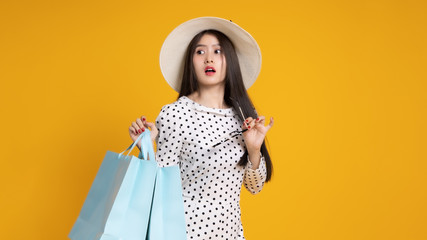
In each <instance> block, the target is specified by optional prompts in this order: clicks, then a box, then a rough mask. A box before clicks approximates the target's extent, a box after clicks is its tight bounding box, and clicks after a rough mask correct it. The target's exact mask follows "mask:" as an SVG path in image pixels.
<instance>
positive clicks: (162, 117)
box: [156, 97, 190, 123]
mask: <svg viewBox="0 0 427 240" xmlns="http://www.w3.org/2000/svg"><path fill="white" fill-rule="evenodd" d="M188 103H189V102H188V100H187V98H186V97H180V98H179V99H178V100H176V101H175V102H173V103H170V104H167V105H164V106H163V107H162V109H161V110H160V113H159V115H158V117H157V120H156V123H160V122H165V121H167V122H169V121H171V120H172V119H173V120H174V121H175V122H179V121H180V120H181V119H182V118H184V117H185V115H186V113H187V112H188V111H189V110H190V107H189V105H188Z"/></svg>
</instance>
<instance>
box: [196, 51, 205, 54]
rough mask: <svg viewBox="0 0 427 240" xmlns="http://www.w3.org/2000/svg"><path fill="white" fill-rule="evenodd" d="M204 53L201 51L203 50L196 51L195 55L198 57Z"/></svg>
mask: <svg viewBox="0 0 427 240" xmlns="http://www.w3.org/2000/svg"><path fill="white" fill-rule="evenodd" d="M204 53H205V51H203V50H197V51H196V54H199V55H200V54H204Z"/></svg>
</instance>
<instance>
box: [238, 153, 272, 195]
mask: <svg viewBox="0 0 427 240" xmlns="http://www.w3.org/2000/svg"><path fill="white" fill-rule="evenodd" d="M248 158H249V156H248ZM266 178H267V168H266V166H265V159H264V156H261V159H260V162H259V166H258V168H257V169H255V170H254V169H252V163H251V161H249V159H248V164H247V165H246V170H245V176H244V179H243V183H244V185H245V188H246V189H247V190H248V191H249V192H251V193H252V194H257V193H259V192H260V191H261V189H262V187H263V186H264V183H265V179H266Z"/></svg>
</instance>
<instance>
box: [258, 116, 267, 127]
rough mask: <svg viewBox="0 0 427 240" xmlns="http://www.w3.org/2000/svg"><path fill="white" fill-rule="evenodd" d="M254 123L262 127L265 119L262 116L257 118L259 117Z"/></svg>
mask: <svg viewBox="0 0 427 240" xmlns="http://www.w3.org/2000/svg"><path fill="white" fill-rule="evenodd" d="M256 123H259V124H262V125H264V124H265V117H264V116H259V117H258V118H257V119H256Z"/></svg>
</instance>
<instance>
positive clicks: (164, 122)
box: [156, 97, 267, 239]
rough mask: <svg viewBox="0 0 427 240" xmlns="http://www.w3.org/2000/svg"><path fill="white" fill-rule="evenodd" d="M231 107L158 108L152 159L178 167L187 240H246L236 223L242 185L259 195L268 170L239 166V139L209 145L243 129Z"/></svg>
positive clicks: (181, 102) (183, 102) (184, 104)
mask: <svg viewBox="0 0 427 240" xmlns="http://www.w3.org/2000/svg"><path fill="white" fill-rule="evenodd" d="M241 125H242V123H241V121H240V120H239V118H238V115H237V114H236V113H235V111H234V110H233V109H232V108H228V109H215V108H208V107H205V106H202V105H200V104H198V103H196V102H194V101H192V100H190V99H189V98H187V97H181V98H179V99H178V100H177V101H176V102H174V103H172V104H169V105H166V106H164V107H163V108H162V110H161V112H160V114H159V116H158V117H157V120H156V127H157V128H158V129H159V135H158V138H157V152H156V160H157V163H158V165H159V166H170V165H175V164H179V166H180V171H181V180H182V190H183V198H184V209H185V218H186V219H185V220H186V225H187V239H245V238H244V236H243V227H242V223H241V221H240V203H239V202H240V190H241V186H242V183H243V184H244V185H245V187H246V189H248V190H249V191H250V192H251V193H252V194H256V193H258V192H259V191H261V189H262V187H263V185H264V182H265V179H266V175H267V171H266V167H265V161H264V158H261V162H260V165H259V167H258V169H256V170H253V169H251V163H250V161H248V164H247V165H246V166H245V167H242V166H238V165H237V163H238V162H239V160H240V158H241V156H242V155H243V153H244V152H245V144H244V142H243V137H242V135H238V136H236V137H234V138H233V139H231V140H230V141H227V142H225V143H222V144H220V145H218V146H216V147H213V145H215V144H216V143H218V142H219V141H220V138H221V137H223V136H224V135H226V134H228V133H230V132H232V131H235V130H240V129H241Z"/></svg>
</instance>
